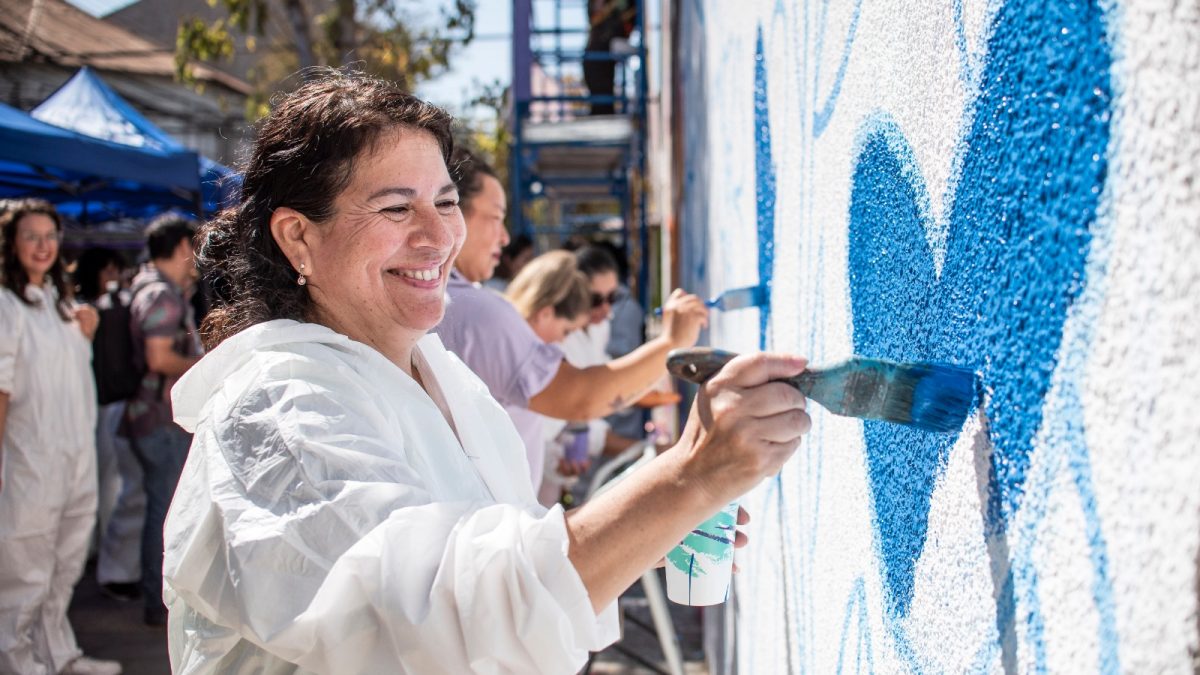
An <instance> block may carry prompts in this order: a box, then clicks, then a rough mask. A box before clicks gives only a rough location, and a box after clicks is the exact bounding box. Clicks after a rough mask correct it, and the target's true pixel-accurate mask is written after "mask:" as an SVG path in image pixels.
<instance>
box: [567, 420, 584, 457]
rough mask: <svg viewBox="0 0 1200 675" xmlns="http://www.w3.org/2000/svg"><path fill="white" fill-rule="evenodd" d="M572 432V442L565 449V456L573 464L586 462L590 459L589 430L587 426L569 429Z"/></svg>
mask: <svg viewBox="0 0 1200 675" xmlns="http://www.w3.org/2000/svg"><path fill="white" fill-rule="evenodd" d="M568 431H570V432H571V442H570V443H567V446H566V448H564V453H563V454H564V455H565V456H566V458H567V460H569V461H572V462H584V461H587V458H588V428H587V426H586V425H583V426H580V427H577V428H574V429H570V428H569V429H568Z"/></svg>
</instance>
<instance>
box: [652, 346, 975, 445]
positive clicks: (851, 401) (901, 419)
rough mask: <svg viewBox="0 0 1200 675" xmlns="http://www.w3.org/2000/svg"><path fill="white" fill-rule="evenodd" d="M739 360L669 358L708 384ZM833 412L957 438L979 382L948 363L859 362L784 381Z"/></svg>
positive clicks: (690, 352) (706, 353)
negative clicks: (732, 362) (956, 435)
mask: <svg viewBox="0 0 1200 675" xmlns="http://www.w3.org/2000/svg"><path fill="white" fill-rule="evenodd" d="M735 356H737V354H734V353H732V352H726V351H722V350H720V349H709V348H706V347H696V348H692V349H676V350H674V351H672V352H671V353H670V354H668V355H667V370H669V371H671V374H673V375H675V376H676V377H679V378H681V379H684V380H687V381H689V382H694V383H696V384H703V383H704V382H706V381H708V379H709V378H711V377H712V376H713V375H716V374H717V371H719V370H721V368H722V367H724V365H725V364H726V363H728V362H729V360H730V359H732V358H733V357H735ZM779 381H780V382H787V383H788V384H790V385H792V386H793V387H795V388H797V389H799V390H800V393H802V394H804V395H805V396H806V397H808V398H810V399H812V400H814V401H816V402H817V403H820V404H821V405H822V406H824V407H825V408H826V409H828V410H829V412H831V413H833V414H835V415H844V416H846V417H859V418H862V419H869V420H883V421H885V422H893V423H895V424H904V425H907V426H910V427H915V428H917V429H922V430H925V431H933V432H938V433H953V432H957V431H959V430H960V429H962V425H963V422H965V421H966V419H967V414H968V413H969V412H970V411H971V407H972V406H973V405H974V404H975V400H976V398H977V395H978V391H979V377H978V376H977V375H976V374H975V373H974V372H972V371H970V370H967V369H965V368H959V367H957V366H951V365H947V364H943V363H893V362H891V361H884V360H881V359H868V358H864V357H861V356H855V357H852V358H850V359H847V360H846V361H842V362H841V363H837V364H834V365H832V366H828V367H825V368H809V369H807V370H805V371H804V372H802V373H800V374H799V375H796V376H795V377H789V378H784V379H782V380H779Z"/></svg>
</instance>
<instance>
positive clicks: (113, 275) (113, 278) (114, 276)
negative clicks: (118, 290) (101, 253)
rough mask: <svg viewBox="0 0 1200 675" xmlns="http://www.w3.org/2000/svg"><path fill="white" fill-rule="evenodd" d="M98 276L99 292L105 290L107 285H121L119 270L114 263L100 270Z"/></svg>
mask: <svg viewBox="0 0 1200 675" xmlns="http://www.w3.org/2000/svg"><path fill="white" fill-rule="evenodd" d="M98 276H99V282H100V286H99V288H100V290H101V291H104V290H106V289H107V288H108V285H109V284H117V285H118V286H119V285H120V284H121V268H120V267H117V263H115V262H109V263H108V264H107V265H105V266H104V267H103V268H101V270H100V273H99V275H98Z"/></svg>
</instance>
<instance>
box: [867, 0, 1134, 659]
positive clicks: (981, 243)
mask: <svg viewBox="0 0 1200 675" xmlns="http://www.w3.org/2000/svg"><path fill="white" fill-rule="evenodd" d="M1103 19H1104V14H1103V10H1102V9H1101V8H1100V7H1099V5H1098V2H1096V1H1095V0H1093V1H1092V2H1079V3H1069V4H1068V3H1061V4H1060V3H1052V4H1050V5H1038V6H1036V7H1035V6H1033V5H1029V4H1024V3H1014V2H1009V3H1007V4H1005V5H1004V6H1003V7H1001V8H1000V10H999V12H998V14H997V16H996V19H995V22H994V31H993V33H992V35H991V37H990V38H989V44H988V54H989V57H988V61H987V64H986V66H985V68H984V70H983V72H982V74H981V77H980V90H979V95H978V99H977V100H976V102H975V109H974V111H973V115H972V116H971V117H970V122H969V124H968V127H967V135H966V138H965V139H964V144H963V148H964V152H965V154H964V156H963V158H962V162H961V165H960V175H959V176H958V180H957V181H956V183H955V185H956V186H957V189H956V193H955V194H954V197H953V203H952V206H951V208H950V209H949V218H948V223H949V225H948V227H949V231H948V236H947V241H946V259H945V260H946V262H945V266H944V268H943V269H942V274H941V276H940V278H939V277H938V276H937V275H936V274H935V273H934V265H933V257H932V252H931V251H930V250H929V248H928V244H927V243H926V230H927V228H928V227H931V226H932V224H931V223H929V222H928V219H927V218H926V217H924V216H923V215H922V208H921V204H922V200H923V199H926V197H925V196H924V195H923V193H924V187H923V186H924V182H923V180H922V179H921V176H920V173H919V169H918V167H917V165H916V163H915V162H914V161H913V158H912V156H911V151H910V150H908V149H907V143H906V142H905V141H904V139H903V134H902V133H901V132H900V130H899V129H898V128H896V127H895V125H894V124H890V123H889V121H888V120H886V118H884V117H882V116H878V117H876V118H873V119H872V120H869V121H868V122H867V124H866V125H864V127H863V131H862V133H861V134H860V147H859V148H858V161H857V164H856V167H855V170H854V174H853V186H852V192H851V204H850V254H849V255H850V287H851V305H852V309H853V315H854V345H855V350H856V351H857V352H859V353H862V354H864V355H867V356H881V357H887V358H892V359H898V360H916V359H921V360H925V359H928V360H939V361H949V362H952V363H957V364H960V365H965V366H968V367H971V368H974V369H977V370H978V371H980V372H981V373H983V375H984V380H985V383H986V385H987V386H988V387H989V388H990V397H989V402H988V405H987V410H986V413H987V417H988V420H989V436H990V440H991V442H992V447H993V454H992V458H991V461H992V470H991V472H990V474H991V475H992V481H991V485H990V486H989V496H990V497H991V499H990V503H989V504H987V505H985V511H986V513H985V518H986V519H987V522H986V523H985V530H986V531H988V532H990V533H994V534H995V535H997V536H1003V533H1004V532H1005V531H1006V530H1007V523H1008V522H1009V521H1010V520H1011V519H1012V517H1013V515H1014V514H1015V513H1016V511H1017V509H1018V508H1019V507H1020V505H1021V503H1022V498H1023V495H1024V490H1025V484H1026V474H1027V472H1028V469H1029V460H1030V452H1031V450H1032V446H1033V440H1034V437H1035V434H1036V433H1037V431H1038V429H1039V428H1041V426H1042V423H1043V411H1044V408H1045V405H1044V402H1045V399H1046V395H1047V393H1048V391H1049V389H1050V386H1051V379H1052V376H1053V374H1054V373H1055V370H1056V368H1057V367H1058V366H1059V364H1058V361H1057V359H1058V356H1057V352H1058V350H1059V348H1060V345H1061V344H1062V338H1063V324H1064V322H1065V320H1066V317H1067V312H1068V309H1069V308H1070V307H1071V305H1072V304H1073V303H1074V302H1075V300H1076V299H1077V298H1078V297H1079V296H1080V293H1081V292H1082V290H1083V287H1084V284H1083V271H1084V268H1085V264H1086V261H1087V258H1088V253H1089V250H1090V246H1091V239H1092V228H1093V226H1094V223H1095V221H1096V212H1097V207H1098V205H1099V195H1100V192H1101V188H1102V186H1103V185H1104V182H1105V180H1106V178H1107V161H1106V151H1107V147H1108V142H1109V126H1108V122H1109V104H1110V101H1111V93H1110V92H1111V84H1110V80H1109V72H1110V68H1111V52H1110V46H1109V43H1108V40H1107V36H1106V33H1105V28H1104V21H1103ZM1071 376H1074V377H1079V376H1081V373H1078V372H1076V373H1074V374H1073V375H1070V376H1068V378H1067V379H1069V378H1070V377H1071ZM1066 414H1067V416H1068V417H1071V418H1073V419H1074V421H1072V422H1070V424H1071V425H1073V428H1077V429H1078V433H1074V432H1071V433H1068V434H1067V435H1066V437H1065V438H1060V439H1055V440H1056V441H1057V442H1067V443H1070V444H1071V446H1072V447H1073V448H1074V452H1075V453H1076V454H1078V455H1079V457H1077V458H1076V459H1077V460H1078V459H1079V458H1082V461H1075V462H1074V463H1076V464H1078V465H1079V466H1083V467H1086V466H1087V460H1086V443H1085V441H1084V438H1083V434H1082V422H1081V420H1080V419H1079V417H1078V416H1079V413H1077V412H1076V413H1072V412H1071V411H1069V410H1068V411H1066ZM864 436H865V439H866V444H867V460H868V474H869V478H870V481H871V488H872V497H873V504H874V507H875V523H874V525H875V536H876V541H877V545H878V546H879V550H880V557H881V560H882V561H883V565H884V577H885V589H886V592H885V594H886V596H887V606H888V607H887V609H888V611H889V613H892V614H893V615H894V616H897V617H900V616H905V615H907V613H908V609H909V607H910V604H911V600H912V582H913V570H914V566H915V563H916V560H917V559H918V558H919V556H920V552H921V550H922V549H923V547H924V541H925V534H926V529H927V519H928V507H929V498H930V496H931V492H932V489H933V485H934V482H935V480H936V477H937V475H938V474H939V473H940V471H941V470H942V469H943V468H944V464H945V454H946V452H947V451H948V449H949V441H948V440H947V439H944V438H940V437H936V436H931V435H925V434H919V433H918V432H911V431H909V430H904V429H895V428H889V427H887V426H886V425H884V424H882V423H876V422H867V423H865V424H864ZM1075 482H1076V487H1077V489H1078V490H1079V491H1080V495H1081V501H1082V503H1083V504H1084V509H1085V518H1086V519H1087V522H1088V525H1087V533H1086V534H1087V537H1088V538H1089V545H1090V547H1091V550H1092V552H1093V553H1092V562H1093V566H1094V568H1095V579H1094V585H1093V595H1094V599H1095V602H1096V606H1097V610H1098V611H1099V613H1100V615H1101V626H1100V644H1102V645H1104V647H1103V653H1102V654H1101V664H1100V665H1101V670H1102V671H1103V672H1115V671H1117V670H1119V660H1118V658H1117V640H1116V639H1115V636H1116V629H1115V618H1114V616H1113V609H1112V605H1111V580H1110V579H1109V578H1108V574H1107V562H1106V555H1105V553H1104V552H1105V550H1106V546H1105V543H1104V536H1103V532H1102V530H1101V528H1100V526H1099V517H1098V514H1096V513H1095V497H1094V493H1093V492H1092V487H1091V484H1090V475H1089V473H1088V472H1087V471H1082V470H1080V471H1078V472H1077V474H1076V481H1075ZM1015 557H1016V559H1015V560H1014V561H1013V565H1014V569H1013V570H1012V573H1013V574H1014V578H1015V580H1016V581H1018V582H1021V586H1022V588H1021V590H1020V591H1018V592H1017V593H1016V595H1019V596H1020V597H1021V598H1022V609H1021V611H1022V617H1021V619H1022V620H1024V621H1025V622H1026V626H1027V628H1032V629H1033V630H1032V632H1030V631H1028V630H1027V631H1026V634H1027V636H1028V638H1027V641H1028V642H1029V643H1030V647H1031V648H1032V649H1033V650H1034V654H1035V657H1034V669H1035V671H1044V669H1045V659H1044V645H1043V644H1041V642H1042V640H1043V638H1042V636H1041V635H1040V631H1039V630H1038V626H1039V622H1040V621H1041V619H1040V609H1039V608H1038V607H1037V606H1036V596H1037V593H1036V575H1035V573H1034V570H1033V569H1032V563H1031V561H1029V560H1028V559H1023V558H1022V557H1021V556H1015ZM1001 604H1003V603H1001ZM1012 611H1015V610H1014V608H1006V607H1000V608H999V611H998V616H997V620H998V622H999V621H1001V620H1003V621H1006V622H1011V621H1014V620H1015V617H1012V616H1011V612H1012ZM1002 615H1005V616H1002ZM1000 634H1001V635H1003V631H1001V633H1000ZM1038 654H1041V656H1038Z"/></svg>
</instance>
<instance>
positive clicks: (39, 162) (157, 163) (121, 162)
mask: <svg viewBox="0 0 1200 675" xmlns="http://www.w3.org/2000/svg"><path fill="white" fill-rule="evenodd" d="M198 166H199V158H198V156H197V155H196V153H194V152H190V151H187V150H154V149H152V148H134V147H130V146H127V145H119V144H116V143H109V142H107V141H102V140H98V139H95V138H90V137H88V136H84V135H83V134H79V133H75V132H73V131H70V130H69V129H63V128H60V127H56V126H54V125H52V124H46V123H45V122H41V121H39V120H36V119H34V118H32V117H30V116H29V115H27V114H25V113H23V112H21V111H20V110H17V109H16V108H13V107H11V106H8V105H4V104H0V198H7V197H25V196H28V197H41V198H44V199H47V200H49V201H51V202H54V203H56V204H58V205H59V207H60V210H61V211H62V212H63V213H65V214H67V215H69V216H72V217H75V218H77V219H79V220H83V221H87V220H89V219H92V218H90V215H91V214H95V213H98V212H105V213H107V214H112V213H113V212H115V211H120V212H122V213H124V214H131V213H135V212H137V211H138V210H139V209H141V210H145V209H147V208H151V207H152V208H155V209H157V210H160V211H161V210H163V209H165V208H171V207H179V208H185V209H195V208H196V207H197V206H198V200H199V194H200V179H199V176H198V171H197V167H198Z"/></svg>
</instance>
